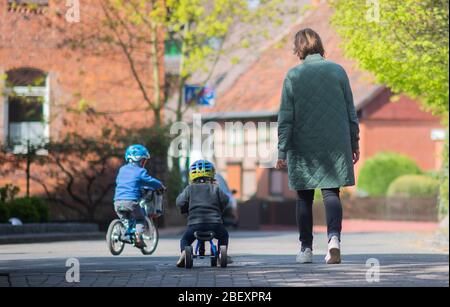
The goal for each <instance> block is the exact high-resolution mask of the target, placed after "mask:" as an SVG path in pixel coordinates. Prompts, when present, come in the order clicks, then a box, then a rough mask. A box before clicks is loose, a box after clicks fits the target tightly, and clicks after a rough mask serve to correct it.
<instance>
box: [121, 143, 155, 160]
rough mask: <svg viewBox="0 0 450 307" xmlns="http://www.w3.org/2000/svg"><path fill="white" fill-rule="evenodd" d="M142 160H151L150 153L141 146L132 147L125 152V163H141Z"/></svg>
mask: <svg viewBox="0 0 450 307" xmlns="http://www.w3.org/2000/svg"><path fill="white" fill-rule="evenodd" d="M142 159H150V152H149V151H148V150H147V148H145V146H142V145H140V144H135V145H131V146H129V147H128V148H127V150H126V151H125V161H127V162H139V161H141V160H142Z"/></svg>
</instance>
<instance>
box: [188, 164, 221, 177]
mask: <svg viewBox="0 0 450 307" xmlns="http://www.w3.org/2000/svg"><path fill="white" fill-rule="evenodd" d="M215 175H216V169H215V167H214V164H212V163H211V162H209V161H207V160H198V161H195V162H194V163H192V164H191V167H189V181H190V182H193V181H194V180H195V179H197V178H205V177H206V178H211V179H214V176H215Z"/></svg>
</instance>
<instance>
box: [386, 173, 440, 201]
mask: <svg viewBox="0 0 450 307" xmlns="http://www.w3.org/2000/svg"><path fill="white" fill-rule="evenodd" d="M438 193H439V180H436V179H433V178H431V177H429V176H425V175H404V176H400V177H398V178H397V179H395V180H394V181H393V182H392V183H391V184H390V185H389V189H388V191H387V196H404V197H415V196H416V197H417V196H418V197H427V196H430V197H435V196H437V195H438Z"/></svg>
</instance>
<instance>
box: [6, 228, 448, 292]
mask: <svg viewBox="0 0 450 307" xmlns="http://www.w3.org/2000/svg"><path fill="white" fill-rule="evenodd" d="M432 237H433V235H432V233H420V234H417V233H397V234H395V233H390V234H385V233H373V234H347V235H345V237H344V240H343V246H342V247H343V251H344V256H343V264H341V265H334V266H330V265H325V264H323V257H324V254H325V249H326V242H325V240H326V238H325V236H324V235H323V234H319V235H317V236H316V242H315V254H316V256H315V257H314V262H315V263H314V264H309V265H299V264H297V263H295V254H296V252H297V248H298V244H297V242H296V241H297V234H296V233H295V232H233V233H231V246H230V253H231V254H232V255H233V259H234V263H233V264H231V265H230V266H229V267H228V268H225V269H222V268H210V267H209V261H208V260H207V259H200V260H197V261H195V262H194V268H193V269H192V270H186V269H179V268H176V267H175V266H174V263H175V261H176V259H177V255H178V251H177V246H178V238H177V237H173V236H166V237H163V238H162V239H161V240H160V245H159V246H158V250H157V252H156V253H155V255H152V256H142V255H141V254H140V252H139V251H138V250H135V249H133V248H132V247H130V246H127V247H126V249H125V251H124V254H123V256H119V257H112V256H110V255H109V254H108V251H107V248H106V244H105V242H104V241H85V242H64V243H63V242H56V243H47V244H30V245H4V246H2V247H1V248H0V286H2V287H3V286H14V287H16V286H45V287H47V286H50V287H53V286H61V287H71V286H113V287H114V286H117V287H119V286H120V287H123V286H147V287H159V286H169V287H172V286H175V287H211V286H218V287H251V286H257V287H259V286H261V287H264V286H358V287H359V286H448V285H449V282H448V277H449V275H448V271H449V268H448V254H447V253H443V252H441V251H439V250H436V249H433V246H432V245H431V244H430V242H431V241H430V240H431V238H432ZM70 257H75V258H77V259H79V261H80V268H81V274H80V275H81V277H80V283H67V282H66V279H65V274H66V270H67V269H68V268H67V267H66V266H65V264H66V259H68V258H70ZM371 258H373V259H376V260H377V261H379V263H380V281H379V282H373V283H369V282H368V281H367V280H366V274H367V270H368V267H366V262H367V260H368V259H371Z"/></svg>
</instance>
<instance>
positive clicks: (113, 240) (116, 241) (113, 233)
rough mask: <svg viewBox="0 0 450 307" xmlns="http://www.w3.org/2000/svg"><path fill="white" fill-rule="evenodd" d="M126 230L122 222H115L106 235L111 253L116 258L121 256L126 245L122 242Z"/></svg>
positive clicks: (110, 225)
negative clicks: (121, 238)
mask: <svg viewBox="0 0 450 307" xmlns="http://www.w3.org/2000/svg"><path fill="white" fill-rule="evenodd" d="M124 229H125V227H124V226H123V224H122V221H121V220H114V221H112V222H111V224H109V227H108V232H107V233H106V243H107V245H108V248H109V251H110V252H111V254H113V255H114V256H118V255H120V254H121V253H122V251H123V249H124V247H125V243H124V242H122V241H120V236H121V235H122V233H123V232H124Z"/></svg>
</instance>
